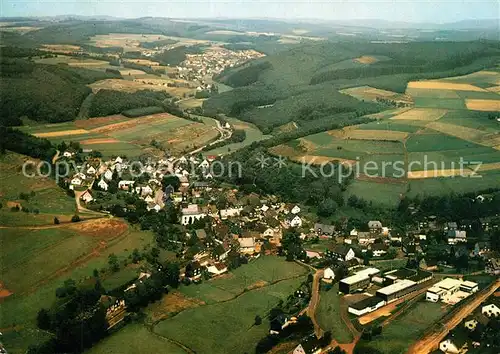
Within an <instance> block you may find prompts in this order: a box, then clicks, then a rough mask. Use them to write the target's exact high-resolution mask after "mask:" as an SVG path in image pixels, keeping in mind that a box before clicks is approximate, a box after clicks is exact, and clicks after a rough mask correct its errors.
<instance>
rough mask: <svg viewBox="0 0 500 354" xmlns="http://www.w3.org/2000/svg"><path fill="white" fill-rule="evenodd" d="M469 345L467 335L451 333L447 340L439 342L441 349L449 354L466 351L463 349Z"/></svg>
mask: <svg viewBox="0 0 500 354" xmlns="http://www.w3.org/2000/svg"><path fill="white" fill-rule="evenodd" d="M466 346H467V338H466V337H465V336H453V335H452V334H449V335H448V336H447V337H446V338H445V340H443V341H442V342H441V343H439V350H441V351H442V352H444V353H447V354H448V353H449V354H459V353H465V352H466V351H462V350H463V349H464V348H465V347H466Z"/></svg>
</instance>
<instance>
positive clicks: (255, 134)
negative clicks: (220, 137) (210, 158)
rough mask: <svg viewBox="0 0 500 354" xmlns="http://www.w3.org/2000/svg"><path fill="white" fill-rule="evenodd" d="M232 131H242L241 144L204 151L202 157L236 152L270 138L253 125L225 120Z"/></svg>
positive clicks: (231, 119) (237, 120) (234, 119)
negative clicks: (243, 135) (244, 135)
mask: <svg viewBox="0 0 500 354" xmlns="http://www.w3.org/2000/svg"><path fill="white" fill-rule="evenodd" d="M225 119H226V120H227V121H228V122H229V124H231V126H233V128H234V129H239V130H244V131H245V133H246V138H245V140H244V141H242V142H241V143H232V144H228V145H225V146H222V147H219V148H216V149H212V150H209V151H204V152H203V154H204V155H220V154H225V153H228V152H231V151H236V150H239V149H241V148H244V147H245V146H248V145H251V144H252V143H253V142H255V141H261V140H264V139H268V138H270V135H264V134H262V132H261V131H260V130H259V128H257V127H256V126H255V125H253V124H251V123H247V122H244V121H241V120H239V119H236V118H229V117H227V118H225Z"/></svg>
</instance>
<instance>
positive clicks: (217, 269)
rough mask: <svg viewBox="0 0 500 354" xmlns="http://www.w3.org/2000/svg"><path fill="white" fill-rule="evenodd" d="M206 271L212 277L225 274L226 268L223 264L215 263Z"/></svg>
mask: <svg viewBox="0 0 500 354" xmlns="http://www.w3.org/2000/svg"><path fill="white" fill-rule="evenodd" d="M207 270H208V272H209V273H210V274H212V275H220V274H223V273H225V272H227V266H226V265H225V264H224V263H215V264H213V265H210V266H208V268H207Z"/></svg>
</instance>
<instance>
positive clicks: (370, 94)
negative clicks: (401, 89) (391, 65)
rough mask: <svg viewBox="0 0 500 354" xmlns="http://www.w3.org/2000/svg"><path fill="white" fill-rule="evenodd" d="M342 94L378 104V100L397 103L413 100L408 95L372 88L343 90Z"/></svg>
mask: <svg viewBox="0 0 500 354" xmlns="http://www.w3.org/2000/svg"><path fill="white" fill-rule="evenodd" d="M340 92H341V93H344V94H346V95H349V96H352V97H354V98H357V99H359V100H366V101H373V102H376V101H377V99H391V100H393V101H395V102H404V103H407V104H411V103H412V99H411V97H410V96H408V95H402V94H400V93H397V92H392V91H386V90H381V89H377V88H374V87H370V86H358V87H352V88H348V89H344V90H341V91H340Z"/></svg>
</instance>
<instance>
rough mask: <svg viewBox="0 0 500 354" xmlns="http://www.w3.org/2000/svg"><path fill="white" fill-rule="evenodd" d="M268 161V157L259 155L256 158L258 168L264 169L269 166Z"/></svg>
mask: <svg viewBox="0 0 500 354" xmlns="http://www.w3.org/2000/svg"><path fill="white" fill-rule="evenodd" d="M269 160H270V159H269V157H267V156H264V155H260V156H259V157H257V162H258V165H259V166H260V168H266V167H267V166H268V164H269Z"/></svg>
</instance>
